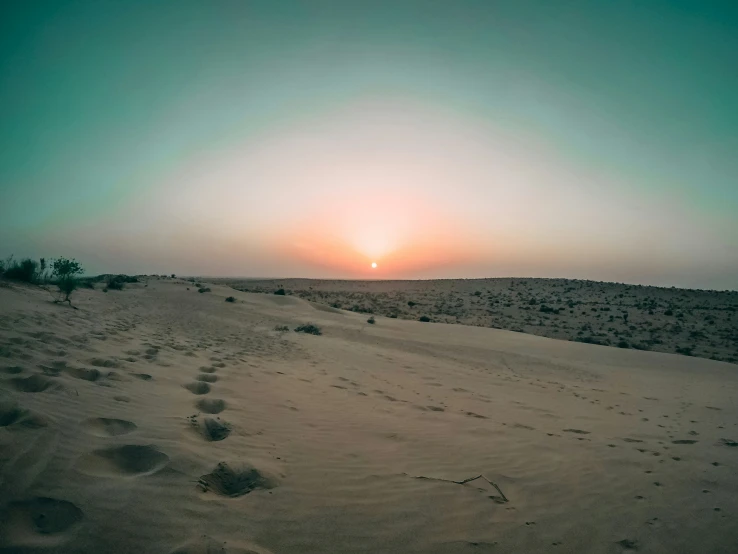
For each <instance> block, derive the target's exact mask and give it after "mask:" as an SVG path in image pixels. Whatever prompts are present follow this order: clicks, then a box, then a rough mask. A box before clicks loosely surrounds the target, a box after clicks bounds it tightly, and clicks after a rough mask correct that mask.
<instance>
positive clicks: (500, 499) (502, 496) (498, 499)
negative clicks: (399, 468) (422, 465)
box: [403, 473, 510, 504]
mask: <svg viewBox="0 0 738 554" xmlns="http://www.w3.org/2000/svg"><path fill="white" fill-rule="evenodd" d="M403 475H407V476H408V477H412V478H413V479H425V480H428V481H444V482H446V483H454V484H456V485H466V484H467V483H471V482H472V481H476V480H477V479H484V480H485V481H487V483H489V484H490V485H492V486H493V487H494V488H495V489H497V492H499V493H500V496H499V497H497V496H490V498H492V499H493V500H494V501H496V502H500V503H501V504H504V503H505V502H510V499H509V498H508V497H507V496H505V493H504V492H502V489H501V488H500V487H499V485H498V484H497V483H495V482H494V481H490V480H489V479H487V478H486V477H485V476H484V475H482V474H481V473H480V474H479V475H477V476H476V477H469V478H468V479H463V480H461V481H454V480H452V479H441V478H440V477H426V476H425V475H409V474H407V473H403Z"/></svg>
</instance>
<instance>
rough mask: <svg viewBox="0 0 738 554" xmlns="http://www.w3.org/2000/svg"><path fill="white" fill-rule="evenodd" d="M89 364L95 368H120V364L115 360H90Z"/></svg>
mask: <svg viewBox="0 0 738 554" xmlns="http://www.w3.org/2000/svg"><path fill="white" fill-rule="evenodd" d="M90 364H92V365H94V366H96V367H120V363H118V362H117V361H115V360H105V359H103V358H92V359H91V360H90Z"/></svg>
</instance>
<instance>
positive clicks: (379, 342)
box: [0, 277, 738, 554]
mask: <svg viewBox="0 0 738 554" xmlns="http://www.w3.org/2000/svg"><path fill="white" fill-rule="evenodd" d="M484 281H485V282H481V281H463V280H459V281H445V282H394V283H393V282H336V281H333V282H331V281H305V280H299V281H298V280H294V281H292V280H281V281H265V280H261V281H254V280H241V281H239V280H216V279H204V278H203V279H202V280H197V283H195V282H194V281H190V280H185V279H177V278H159V277H142V278H140V279H139V282H137V283H129V284H126V286H125V287H124V288H123V290H109V291H107V292H103V290H102V287H101V286H100V285H98V286H96V288H95V289H80V290H78V291H76V292H75V293H74V300H73V302H74V306H75V307H76V309H72V308H71V307H70V306H67V305H61V304H54V303H53V302H52V301H51V299H50V297H49V295H48V294H47V293H46V292H45V291H43V290H41V289H39V288H38V287H32V286H26V285H17V284H10V283H4V285H3V286H2V287H0V552H3V553H37V552H38V553H44V552H53V553H79V552H95V553H103V552H105V553H114V554H115V553H121V554H123V553H137V554H146V553H178V554H200V553H208V554H214V553H229V554H237V553H240V554H244V553H248V552H252V553H261V554H266V553H274V554H276V553H323V552H336V553H344V552H345V553H370V552H372V553H375V552H382V553H412V552H430V553H476V552H490V553H503V552H504V553H508V552H551V553H583V552H587V553H613V554H618V553H623V552H625V553H632V552H649V553H650V552H653V553H670V554H671V553H675V552H685V553H726V554H728V553H733V552H736V551H737V549H738V524H736V521H738V442H737V441H738V378H737V375H738V373H737V372H738V366H737V365H735V364H734V363H731V362H735V361H736V358H738V354H737V353H736V351H737V349H738V341H737V339H736V332H737V331H736V328H737V327H738V326H737V325H736V319H735V311H736V308H737V307H738V295H736V293H730V292H711V291H683V290H680V289H656V288H650V287H634V286H629V285H615V284H602V283H591V282H580V281H565V280H533V279H527V280H526V279H520V280H519V279H515V280H510V279H507V280H484ZM195 285H199V286H195ZM236 289H242V290H236ZM243 289H245V291H244V290H243ZM279 289H284V294H274V292H275V291H279ZM199 290H202V291H203V292H199ZM228 298H230V299H231V300H229V301H226V299H228ZM542 306H545V307H546V308H545V309H542ZM667 312H669V313H668V314H667ZM624 315H625V317H624ZM424 316H425V319H428V320H429V321H428V322H424V321H419V319H420V318H421V317H424ZM369 319H372V321H373V323H370V322H369V321H368V320H369ZM307 324H311V325H313V326H314V327H309V329H313V328H316V329H318V330H319V332H320V333H321V334H310V333H299V332H295V329H296V328H298V327H300V326H303V325H307ZM608 345H609V346H608ZM618 346H620V347H618ZM677 349H679V350H677ZM677 352H679V353H677ZM711 357H712V358H714V359H709V358H711ZM475 477H478V478H476V479H474V478H475Z"/></svg>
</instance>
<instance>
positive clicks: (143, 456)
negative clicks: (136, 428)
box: [77, 444, 169, 477]
mask: <svg viewBox="0 0 738 554" xmlns="http://www.w3.org/2000/svg"><path fill="white" fill-rule="evenodd" d="M168 463H169V456H167V455H166V454H164V453H163V452H160V451H159V450H157V449H156V448H155V447H154V446H151V445H138V444H126V445H124V446H116V447H112V448H102V449H99V450H93V451H92V452H90V453H89V454H86V455H85V456H82V457H81V458H80V459H79V461H78V462H77V469H78V470H79V471H80V472H81V473H84V474H86V475H94V476H100V477H138V476H142V475H151V474H153V473H156V472H157V471H160V470H161V469H163V468H164V467H165V466H166V465H167V464H168Z"/></svg>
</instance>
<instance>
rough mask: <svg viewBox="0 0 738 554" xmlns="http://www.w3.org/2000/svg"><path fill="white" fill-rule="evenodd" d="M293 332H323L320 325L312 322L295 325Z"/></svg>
mask: <svg viewBox="0 0 738 554" xmlns="http://www.w3.org/2000/svg"><path fill="white" fill-rule="evenodd" d="M295 333H308V334H310V335H322V334H323V332H322V331H321V330H320V327H318V326H317V325H315V324H313V323H303V324H302V325H300V326H298V327H295Z"/></svg>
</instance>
